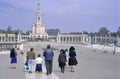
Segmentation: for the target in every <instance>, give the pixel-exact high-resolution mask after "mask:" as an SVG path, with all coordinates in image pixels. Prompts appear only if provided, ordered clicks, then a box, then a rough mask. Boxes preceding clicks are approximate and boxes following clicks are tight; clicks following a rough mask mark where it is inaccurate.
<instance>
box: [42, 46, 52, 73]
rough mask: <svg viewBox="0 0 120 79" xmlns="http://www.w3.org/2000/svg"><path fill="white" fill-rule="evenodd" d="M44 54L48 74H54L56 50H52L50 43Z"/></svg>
mask: <svg viewBox="0 0 120 79" xmlns="http://www.w3.org/2000/svg"><path fill="white" fill-rule="evenodd" d="M43 56H44V57H45V65H46V70H47V73H46V74H47V75H49V74H52V65H53V56H54V52H53V51H52V49H51V47H50V45H47V49H46V50H45V51H44V52H43Z"/></svg>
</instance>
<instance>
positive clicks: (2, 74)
mask: <svg viewBox="0 0 120 79" xmlns="http://www.w3.org/2000/svg"><path fill="white" fill-rule="evenodd" d="M0 53H1V54H0V60H1V62H0V64H1V66H0V79H60V78H59V77H57V76H56V75H55V74H54V73H52V74H51V75H46V69H45V67H44V66H43V73H42V74H37V73H35V72H33V73H28V71H26V70H25V68H24V58H25V57H24V56H22V55H18V58H17V60H18V63H17V68H16V69H12V68H11V64H10V57H9V52H7V51H6V52H5V53H3V52H0ZM2 60H3V62H2ZM34 68H35V66H34Z"/></svg>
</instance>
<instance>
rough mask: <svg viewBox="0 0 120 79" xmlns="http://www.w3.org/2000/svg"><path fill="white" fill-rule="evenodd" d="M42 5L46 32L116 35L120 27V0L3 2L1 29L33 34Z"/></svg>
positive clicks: (0, 12) (0, 8) (0, 3)
mask: <svg viewBox="0 0 120 79" xmlns="http://www.w3.org/2000/svg"><path fill="white" fill-rule="evenodd" d="M38 2H40V8H41V16H42V23H43V24H45V27H46V29H57V28H58V29H60V30H61V32H62V33H69V32H82V31H88V32H98V31H99V29H100V28H101V27H106V28H107V29H108V30H109V31H111V32H115V31H117V29H118V27H120V0H0V29H7V27H8V26H11V27H12V29H13V30H14V29H20V30H22V31H24V32H26V31H29V30H32V24H33V23H35V22H36V10H37V4H38Z"/></svg>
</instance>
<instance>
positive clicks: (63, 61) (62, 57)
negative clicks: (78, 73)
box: [58, 49, 67, 73]
mask: <svg viewBox="0 0 120 79" xmlns="http://www.w3.org/2000/svg"><path fill="white" fill-rule="evenodd" d="M66 61H67V60H66V55H65V51H64V50H63V49H61V50H60V54H59V57H58V62H59V67H60V68H61V72H62V73H64V69H65V65H66Z"/></svg>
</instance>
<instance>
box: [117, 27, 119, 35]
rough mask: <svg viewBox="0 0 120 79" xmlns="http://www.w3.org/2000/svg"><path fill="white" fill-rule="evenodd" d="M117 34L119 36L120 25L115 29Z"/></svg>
mask: <svg viewBox="0 0 120 79" xmlns="http://www.w3.org/2000/svg"><path fill="white" fill-rule="evenodd" d="M117 35H118V36H120V27H118V29H117Z"/></svg>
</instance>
